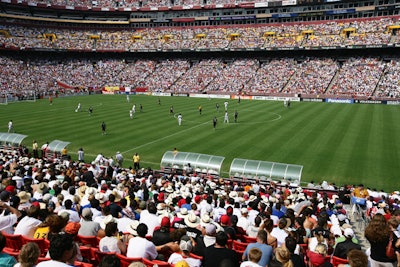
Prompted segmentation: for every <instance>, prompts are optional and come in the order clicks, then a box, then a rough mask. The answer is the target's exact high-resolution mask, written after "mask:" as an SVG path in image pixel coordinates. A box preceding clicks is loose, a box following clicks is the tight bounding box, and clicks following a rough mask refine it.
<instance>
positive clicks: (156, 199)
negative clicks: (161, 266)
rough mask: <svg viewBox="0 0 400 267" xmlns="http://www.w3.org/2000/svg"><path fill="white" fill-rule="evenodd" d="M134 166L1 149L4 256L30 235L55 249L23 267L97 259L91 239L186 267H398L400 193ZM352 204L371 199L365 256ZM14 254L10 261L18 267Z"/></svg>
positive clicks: (108, 248) (109, 248)
mask: <svg viewBox="0 0 400 267" xmlns="http://www.w3.org/2000/svg"><path fill="white" fill-rule="evenodd" d="M177 153H179V152H177ZM133 166H134V167H129V168H127V169H126V168H125V169H124V168H121V167H120V166H119V165H118V158H116V159H115V160H113V159H112V158H105V157H104V156H102V155H99V156H98V157H96V160H95V161H93V162H91V163H90V164H86V163H84V162H82V161H73V160H71V159H70V158H68V157H64V158H63V159H56V160H51V161H50V160H47V159H42V158H31V157H28V156H27V155H22V154H20V152H18V151H11V152H2V153H1V154H0V173H1V184H0V209H1V210H2V216H0V229H1V231H2V234H0V250H2V249H4V247H5V244H6V241H5V240H6V239H7V238H12V237H13V236H18V235H21V236H23V238H28V239H29V238H31V239H38V238H39V239H40V238H44V239H45V240H48V241H49V249H48V251H40V250H39V248H34V247H33V248H31V246H32V245H28V244H30V243H29V242H28V244H27V245H24V247H22V249H21V252H18V253H17V254H19V260H20V264H21V266H32V264H31V265H23V264H27V263H26V262H24V261H33V264H35V263H36V260H37V257H38V256H39V255H42V256H43V257H46V258H47V260H44V259H42V261H43V262H42V263H40V264H39V265H38V266H50V265H51V264H55V263H57V265H51V266H71V265H72V266H74V264H75V263H76V262H85V261H90V260H91V259H88V258H85V256H86V254H84V253H83V252H82V251H83V250H84V249H85V247H84V246H83V243H84V240H88V239H90V238H94V240H97V241H95V242H96V243H95V245H94V246H95V247H96V246H97V248H96V250H98V251H100V252H105V253H114V254H110V255H108V256H110V257H111V256H112V255H115V253H116V254H118V255H125V256H126V257H128V258H130V259H132V261H134V259H136V260H137V259H142V260H149V261H152V260H160V261H161V263H162V262H168V263H169V264H171V265H175V266H180V267H184V266H185V267H200V266H204V267H220V266H236V267H239V265H240V266H242V267H245V266H253V267H258V266H263V267H264V266H273V267H274V266H286V267H292V266H296V267H297V266H306V265H305V264H306V262H307V263H309V264H311V265H312V266H332V265H331V263H330V262H331V261H334V260H335V259H337V258H340V259H342V260H347V261H348V262H349V264H350V265H349V266H351V267H365V266H367V264H368V261H369V263H370V264H371V266H372V267H375V266H382V265H381V264H385V265H384V266H393V267H394V266H397V258H396V257H389V256H388V255H387V254H385V247H386V244H388V243H389V240H390V242H392V243H390V244H392V245H393V247H394V249H395V250H396V251H398V250H399V249H398V247H399V245H400V241H399V242H398V240H399V237H400V232H399V231H398V230H399V222H400V205H399V201H400V193H399V192H398V191H396V192H392V193H390V194H388V193H385V192H379V191H376V190H370V189H366V188H364V186H363V185H358V186H347V185H346V186H344V187H342V188H341V189H340V190H338V188H336V186H335V184H333V183H327V182H322V183H320V184H318V185H315V184H314V183H313V182H310V183H309V184H308V185H307V188H308V189H307V190H308V191H307V190H306V189H303V188H301V187H293V188H291V187H290V186H289V184H285V183H283V182H276V183H275V182H272V181H271V182H269V183H268V184H265V183H263V182H262V181H259V180H257V179H255V182H253V183H250V182H243V183H242V182H233V181H232V180H225V179H223V178H212V177H211V176H208V175H207V174H205V173H195V172H192V173H180V174H178V173H174V172H172V173H157V172H154V171H153V170H151V169H143V168H140V165H139V164H134V165H133ZM324 190H330V194H328V193H327V191H324ZM332 193H333V194H332ZM352 197H356V198H357V199H361V200H364V201H365V200H366V201H365V202H363V203H362V204H360V205H363V208H364V209H366V210H367V211H368V216H370V217H371V222H370V223H369V225H368V226H367V227H366V229H365V233H364V235H365V237H366V238H367V240H368V241H369V243H370V247H371V249H370V250H367V251H365V252H364V250H363V249H362V246H361V245H362V244H361V243H360V241H359V239H358V237H357V235H356V234H355V229H354V228H353V226H352V225H351V224H350V221H349V217H348V213H347V211H346V209H345V208H344V204H349V203H350V199H351V198H352ZM390 233H392V234H390ZM391 238H393V240H391ZM73 240H74V241H73ZM27 247H29V249H32V250H36V251H37V252H35V253H34V252H31V255H36V259H35V257H33V259H32V257H28V256H27V255H26V254H27V252H26V251H25V250H28V248H27ZM95 247H94V248H95ZM86 248H87V247H86ZM7 249H8V248H5V250H4V251H3V253H0V264H1V266H4V267H8V266H14V264H15V263H16V260H15V259H14V258H13V257H12V256H7ZM354 250H355V251H356V252H354ZM46 253H47V254H46ZM354 254H356V255H354ZM367 255H368V257H367ZM107 260H108V259H107ZM181 261H184V264H185V265H179V264H182V262H181ZM60 262H61V263H60ZM119 262H120V261H119V260H117V261H115V264H119ZM28 263H29V262H28ZM159 263H160V262H159ZM178 263H179V264H178ZM97 264H99V263H98V262H97ZM103 264H104V263H102V262H101V263H100V265H99V266H109V265H103ZM226 264H228V265H226ZM17 266H19V265H17ZM113 266H114V267H116V266H119V265H113ZM335 266H337V265H336V264H335ZM343 266H344V265H343Z"/></svg>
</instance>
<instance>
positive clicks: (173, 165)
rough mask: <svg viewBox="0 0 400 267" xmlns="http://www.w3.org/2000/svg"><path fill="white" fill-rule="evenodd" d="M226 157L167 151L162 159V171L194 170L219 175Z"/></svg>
mask: <svg viewBox="0 0 400 267" xmlns="http://www.w3.org/2000/svg"><path fill="white" fill-rule="evenodd" d="M224 159H225V157H221V156H214V155H206V154H198V153H191V152H180V151H179V152H174V151H167V152H165V153H164V155H163V157H162V159H161V169H164V170H165V169H180V170H187V169H188V168H191V169H193V170H194V171H196V172H203V173H209V174H213V175H219V174H220V172H221V166H222V162H223V161H224ZM189 165H190V167H189Z"/></svg>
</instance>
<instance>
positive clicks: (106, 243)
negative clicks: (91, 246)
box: [99, 236, 121, 254]
mask: <svg viewBox="0 0 400 267" xmlns="http://www.w3.org/2000/svg"><path fill="white" fill-rule="evenodd" d="M99 249H100V251H101V252H115V253H119V254H121V250H120V249H119V247H118V238H117V237H115V236H105V237H103V238H102V239H100V242H99Z"/></svg>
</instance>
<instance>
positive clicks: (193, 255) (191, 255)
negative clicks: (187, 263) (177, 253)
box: [190, 253, 203, 261]
mask: <svg viewBox="0 0 400 267" xmlns="http://www.w3.org/2000/svg"><path fill="white" fill-rule="evenodd" d="M190 257H192V258H194V259H198V260H201V261H202V260H203V256H199V255H196V254H194V253H190Z"/></svg>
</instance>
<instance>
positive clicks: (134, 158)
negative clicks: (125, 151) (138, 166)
mask: <svg viewBox="0 0 400 267" xmlns="http://www.w3.org/2000/svg"><path fill="white" fill-rule="evenodd" d="M139 161H140V157H139V155H134V156H133V162H134V163H137V162H139Z"/></svg>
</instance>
